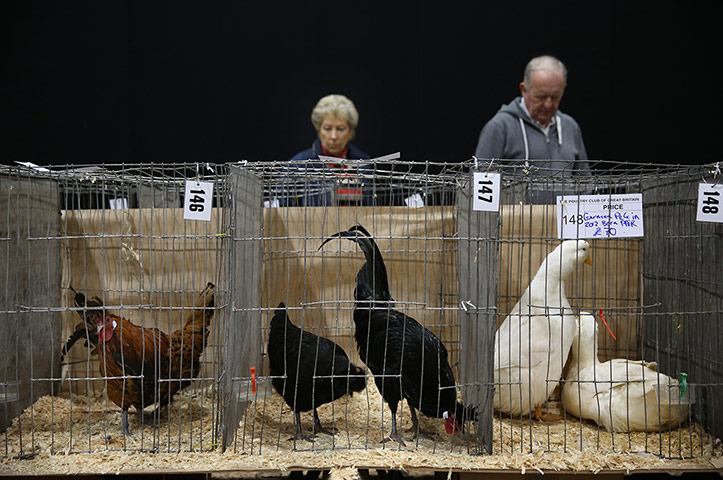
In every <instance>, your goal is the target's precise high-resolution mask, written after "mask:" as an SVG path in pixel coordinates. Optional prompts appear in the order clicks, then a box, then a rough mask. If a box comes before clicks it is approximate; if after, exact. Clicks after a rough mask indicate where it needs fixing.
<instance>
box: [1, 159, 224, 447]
mask: <svg viewBox="0 0 723 480" xmlns="http://www.w3.org/2000/svg"><path fill="white" fill-rule="evenodd" d="M189 177H190V178H197V179H201V180H206V181H212V182H214V184H215V190H214V200H213V203H214V205H215V206H217V207H219V208H215V209H213V214H212V217H211V221H209V222H184V221H183V212H182V210H181V209H179V208H177V207H178V206H180V205H181V201H182V199H183V196H184V190H183V186H184V182H185V180H186V178H189ZM226 178H227V174H226V168H225V167H218V166H214V167H210V166H209V167H208V168H206V167H205V166H204V168H202V169H199V170H196V169H195V168H194V167H192V166H183V165H177V166H174V165H163V166H162V167H158V166H153V165H148V166H144V165H132V166H124V165H102V166H85V167H84V166H79V167H76V166H67V167H56V168H54V169H53V170H52V171H37V170H36V171H28V170H19V169H16V168H12V167H10V168H6V169H4V171H3V177H2V185H3V187H2V198H3V200H2V201H3V203H4V205H5V207H6V208H7V210H6V211H8V212H10V213H8V214H7V217H6V221H5V222H4V225H3V230H4V231H5V233H4V235H3V236H4V237H5V238H6V240H5V246H6V249H5V251H4V252H3V256H4V257H5V258H4V260H5V266H6V267H5V271H4V274H5V275H6V285H8V287H7V288H6V297H5V299H4V300H5V301H4V303H3V304H4V306H5V308H4V313H3V324H4V331H6V332H8V335H7V336H6V339H5V341H6V342H7V345H6V350H7V351H9V352H10V353H11V358H9V359H6V360H5V361H4V365H3V369H2V371H3V380H5V381H6V383H8V384H14V385H15V386H16V388H17V389H18V390H20V391H24V392H26V393H24V394H21V395H20V396H21V397H23V396H24V397H25V399H24V401H23V402H18V401H17V400H18V398H17V395H16V396H15V399H16V401H15V402H8V401H6V402H5V404H4V406H5V408H4V412H3V422H4V428H3V430H4V435H5V445H4V447H5V454H6V455H10V456H14V455H21V456H22V455H32V454H34V453H36V451H37V449H38V448H44V449H48V450H49V451H50V452H53V453H55V452H67V453H75V452H92V451H97V450H109V451H112V450H130V451H134V450H153V451H171V452H177V451H188V450H210V449H213V448H214V445H215V438H216V430H217V420H216V417H217V416H218V408H219V405H218V394H217V386H216V382H215V379H216V378H217V377H218V375H219V355H220V353H219V352H220V348H221V343H220V342H221V340H220V339H221V337H220V336H219V335H220V333H221V328H220V327H219V325H222V324H223V309H222V305H223V304H222V301H223V298H224V294H225V289H226V280H225V279H226V277H227V275H226V273H225V271H224V266H225V263H224V262H223V261H222V260H223V259H224V255H227V252H228V246H227V244H228V240H227V237H226V236H227V235H228V222H227V219H226V218H225V216H226V215H227V213H226V210H225V209H224V208H223V207H224V205H225V196H226V195H227V193H228V192H227V190H226V188H225V180H226ZM209 208H210V205H209ZM76 292H77V293H76ZM144 339H145V340H144ZM66 341H67V343H66ZM66 350H67V352H66ZM13 353H14V355H13ZM13 356H14V358H12V357H13ZM8 360H9V361H8ZM5 398H6V400H10V398H8V396H7V395H6V397H5ZM166 404H167V406H166ZM129 407H130V412H131V414H130V421H129V429H128V431H127V432H125V431H124V428H123V427H122V426H123V423H124V419H123V416H124V415H122V413H121V412H122V411H124V410H126V411H127V410H129ZM132 407H136V408H135V410H136V412H138V411H139V408H138V407H140V410H141V411H143V409H144V408H145V415H144V416H145V417H146V418H145V422H146V423H147V424H148V426H147V427H146V428H144V427H143V426H142V425H141V424H140V421H141V416H140V414H139V415H138V416H136V415H134V408H132ZM154 407H159V408H161V407H165V408H162V409H160V411H155V410H154ZM23 409H24V412H22V410H23ZM21 412H22V415H20V416H17V415H18V414H20V413H21ZM41 446H42V447H41Z"/></svg>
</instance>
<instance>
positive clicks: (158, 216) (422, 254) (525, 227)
mask: <svg viewBox="0 0 723 480" xmlns="http://www.w3.org/2000/svg"><path fill="white" fill-rule="evenodd" d="M357 223H359V224H362V225H364V226H365V227H366V228H367V230H369V231H370V232H371V233H372V234H373V235H374V237H375V238H376V239H377V243H378V245H379V248H380V250H381V252H382V255H383V257H384V260H385V263H386V266H387V271H388V274H389V283H390V288H391V294H392V296H393V297H394V299H395V301H396V302H397V306H396V308H397V309H398V310H401V311H403V312H405V313H407V314H408V315H410V316H412V317H414V318H416V319H417V320H418V321H419V322H420V323H422V324H423V325H425V326H427V328H429V329H430V330H432V331H433V332H434V333H435V334H437V335H438V336H439V337H440V338H441V339H442V340H443V341H444V342H445V344H446V346H447V349H448V350H449V352H450V360H451V362H452V363H453V364H454V363H456V362H457V359H458V357H459V353H460V352H459V327H458V324H457V312H456V308H457V307H458V306H459V303H460V301H461V300H464V299H459V298H458V297H457V268H456V264H457V249H456V239H457V224H456V209H455V208H454V207H449V206H446V207H427V208H407V207H377V208H372V207H367V208H353V207H345V208H335V207H331V208H324V207H317V208H267V209H265V210H264V229H263V237H264V238H263V242H262V244H263V257H262V258H263V270H264V271H263V289H262V298H261V304H260V305H257V306H251V307H258V308H263V309H269V313H268V314H265V318H267V319H268V318H270V315H271V314H272V311H273V309H274V308H275V307H276V305H277V304H278V303H279V302H281V301H283V302H284V303H285V304H286V305H287V307H289V315H290V317H291V319H292V321H293V322H294V323H296V324H297V325H299V326H302V327H303V328H306V329H309V330H311V331H313V332H314V333H316V334H320V335H323V336H325V337H328V338H331V339H332V340H334V341H335V342H337V343H339V344H340V345H341V346H342V347H343V348H344V349H345V350H346V351H347V352H348V353H349V355H350V357H351V358H352V360H353V361H356V362H358V355H357V353H356V348H355V346H354V344H353V340H352V335H353V321H352V308H353V305H352V303H351V301H352V300H353V298H354V297H353V292H354V285H355V277H356V273H357V271H358V270H359V268H360V267H361V265H362V264H363V262H364V257H363V254H362V253H361V250H360V249H359V248H358V246H356V245H355V244H353V243H352V242H349V241H342V240H335V241H332V242H330V243H328V244H327V245H326V246H325V247H324V248H323V249H322V250H320V251H319V250H318V248H319V246H320V245H321V243H322V241H323V239H324V238H325V237H326V236H328V235H331V234H333V233H335V232H338V231H340V230H346V229H347V228H349V227H350V226H352V225H354V224H357ZM62 228H63V232H62V234H63V235H65V236H67V239H66V241H65V242H64V247H65V248H64V264H63V286H64V287H65V286H68V285H69V284H71V283H72V285H73V286H74V287H75V288H76V289H77V290H79V291H82V292H84V293H86V294H87V295H91V296H92V295H99V296H100V295H102V296H103V298H104V301H105V303H106V305H109V306H113V307H114V308H113V310H119V312H118V313H121V314H122V315H123V316H125V317H126V318H128V319H129V320H131V321H133V322H135V323H138V324H140V325H144V326H154V327H157V328H160V329H162V330H164V331H166V332H171V331H173V330H175V329H177V328H179V327H180V326H181V325H182V323H183V320H184V318H185V317H186V315H187V314H188V310H186V308H188V307H190V306H192V305H193V303H194V302H195V300H196V297H197V295H198V293H199V292H200V291H201V290H202V289H203V287H204V286H205V284H206V282H209V281H212V282H214V283H216V284H217V286H218V288H219V299H218V303H217V304H218V305H222V306H223V305H224V289H225V288H227V284H228V281H227V280H225V279H226V278H228V275H237V285H241V286H242V285H243V278H244V272H226V268H227V266H226V265H227V262H226V259H227V255H228V248H229V247H230V245H231V242H230V241H229V240H230V239H229V235H228V232H227V230H226V229H225V226H224V218H223V212H221V211H220V210H218V209H214V212H213V216H212V220H211V221H210V222H195V221H184V220H183V212H182V210H181V209H130V210H103V211H98V210H75V211H66V212H63V215H62ZM556 236H557V231H556V226H555V212H554V207H552V206H541V205H540V206H529V205H527V206H519V205H518V206H503V207H502V216H501V226H500V244H499V245H500V264H499V272H498V274H499V282H498V311H499V316H498V323H499V322H501V321H502V320H503V319H504V317H505V315H506V313H507V312H508V311H509V310H510V309H511V308H512V306H513V305H514V303H515V302H516V301H517V298H518V297H519V295H520V294H521V292H522V291H523V290H524V289H525V288H526V287H527V285H528V284H529V281H530V275H534V273H535V271H536V270H537V268H538V267H539V265H540V262H541V261H542V259H543V258H544V256H545V255H547V253H549V251H551V250H552V249H553V248H554V247H555V246H556V245H557V244H558V241H557V240H555V238H556ZM638 248H639V242H638V241H637V240H628V241H625V240H613V241H607V240H600V241H595V242H593V254H592V255H593V262H594V265H593V266H592V267H591V266H583V267H582V268H581V269H579V270H578V271H577V272H576V274H575V275H574V276H573V278H571V279H570V281H569V282H568V285H567V292H568V297H569V298H570V301H571V304H572V305H573V307H579V308H584V309H586V310H589V311H591V312H595V313H596V314H597V313H598V312H599V310H600V308H602V309H603V312H604V316H605V318H606V320H607V321H608V324H609V325H610V327H611V328H612V329H613V331H614V333H615V334H616V336H617V341H613V340H612V337H610V335H602V334H601V335H600V346H601V357H603V358H602V359H603V360H604V359H605V358H607V357H621V356H626V355H628V356H630V357H633V358H635V357H636V356H637V354H638V353H637V352H638V351H639V350H638V336H639V335H638V334H639V331H640V329H641V327H640V325H641V324H640V322H641V316H640V315H639V311H638V308H639V306H640V297H641V292H640V287H639V285H640V279H639V277H640V271H639V267H638ZM249 268H251V267H249ZM240 288H242V287H240ZM65 301H66V304H67V305H72V296H71V295H68V296H67V297H66V298H65ZM121 306H122V307H121ZM217 317H218V318H217V319H216V320H215V321H214V324H213V328H212V333H211V341H210V346H209V347H208V348H207V350H206V352H205V354H204V359H203V360H204V371H203V372H202V376H213V375H214V374H216V373H218V371H217V370H216V369H215V367H217V360H216V359H217V358H218V355H217V350H216V349H217V348H219V346H220V343H221V342H222V340H223V335H219V332H218V329H219V327H218V325H222V324H223V323H222V318H223V313H222V312H219V314H218V315H217ZM79 321H80V319H79V317H78V316H77V315H76V314H75V313H74V312H68V313H66V314H65V315H64V332H65V334H68V333H70V331H71V330H72V328H73V326H74V325H76V324H77V323H78V322H79ZM267 327H268V322H265V327H264V332H263V334H262V338H263V342H264V344H265V342H266V338H267V332H266V328H267ZM601 332H602V333H605V332H603V331H601ZM234 348H243V346H234ZM264 350H265V348H264ZM88 358H89V357H88V352H87V349H85V348H82V346H80V347H75V348H74V351H73V352H72V354H71V356H70V359H71V361H73V362H76V363H74V364H73V366H72V369H71V371H70V374H71V375H72V376H74V377H85V376H88V375H90V376H97V365H96V364H95V363H93V364H92V365H91V367H90V371H88V369H87V364H86V361H85V360H87V359H88ZM90 358H91V361H92V357H90ZM73 384H74V387H77V389H78V390H77V392H80V393H82V392H84V391H85V389H86V386H87V385H92V384H90V383H86V382H73ZM64 385H66V387H67V382H66V383H65V384H64ZM92 388H98V387H97V385H96V386H95V387H92Z"/></svg>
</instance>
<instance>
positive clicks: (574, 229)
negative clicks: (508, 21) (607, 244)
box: [557, 193, 643, 239]
mask: <svg viewBox="0 0 723 480" xmlns="http://www.w3.org/2000/svg"><path fill="white" fill-rule="evenodd" d="M642 236H643V195H642V194H640V193H629V194H621V195H565V196H559V195H558V197H557V237H558V238H561V239H562V238H622V237H642Z"/></svg>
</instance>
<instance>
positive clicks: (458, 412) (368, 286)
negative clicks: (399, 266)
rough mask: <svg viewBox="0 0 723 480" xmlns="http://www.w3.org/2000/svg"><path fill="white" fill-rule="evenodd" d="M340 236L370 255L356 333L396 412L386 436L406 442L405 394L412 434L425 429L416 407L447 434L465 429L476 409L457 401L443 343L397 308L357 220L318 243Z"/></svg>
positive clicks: (359, 287)
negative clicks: (400, 419)
mask: <svg viewBox="0 0 723 480" xmlns="http://www.w3.org/2000/svg"><path fill="white" fill-rule="evenodd" d="M337 237H338V238H346V239H347V240H351V241H353V242H355V243H357V244H358V245H359V246H360V247H361V249H362V251H363V252H364V256H365V257H366V263H365V264H364V265H363V266H362V268H361V269H360V270H359V273H357V276H356V289H355V290H354V298H355V300H356V307H355V309H354V324H355V325H356V330H355V332H354V338H355V339H356V344H357V348H358V349H359V355H360V357H361V360H362V361H363V362H364V363H365V364H366V365H367V367H369V370H371V371H372V373H373V374H374V382H375V383H376V385H377V388H379V391H380V392H381V395H382V397H383V398H384V400H385V401H386V402H387V404H389V408H390V410H391V412H392V433H391V434H390V435H389V437H387V438H385V439H384V440H383V441H384V442H387V441H389V440H396V441H398V442H399V443H400V444H402V445H404V441H403V439H402V436H401V435H399V434H398V433H397V421H396V413H397V406H398V404H399V402H400V401H401V400H402V398H405V399H407V403H409V407H410V411H411V416H412V423H413V426H412V429H411V430H410V431H414V438H416V437H417V435H418V434H419V433H421V434H425V433H424V432H420V430H419V421H418V419H417V413H416V409H419V410H420V411H421V412H422V413H424V414H425V415H426V416H428V417H434V418H444V419H445V430H446V431H447V433H449V434H452V433H455V432H456V431H460V430H462V428H463V425H464V423H465V422H466V421H468V420H472V419H474V418H475V417H476V412H475V409H474V408H473V407H471V406H464V405H462V404H461V403H459V402H458V401H457V393H456V389H455V380H454V375H453V373H452V368H451V367H450V366H449V361H448V360H447V349H446V348H445V346H444V344H442V342H441V341H440V340H439V338H437V337H436V336H435V335H434V334H433V333H432V332H431V331H429V330H427V329H426V328H424V327H423V326H422V325H420V324H419V322H417V321H416V320H414V319H413V318H411V317H409V316H407V315H405V314H403V313H401V312H398V311H396V310H393V307H394V303H393V302H394V300H393V299H392V297H391V295H390V293H389V284H388V281H387V270H386V267H385V265H384V260H383V259H382V254H381V252H380V251H379V248H378V247H377V245H376V242H375V241H374V238H372V236H371V234H369V232H367V230H366V229H365V228H364V227H362V226H361V225H356V226H353V227H351V228H350V229H349V230H347V231H345V232H339V233H335V234H334V235H332V236H331V237H329V238H327V239H326V240H324V242H323V243H322V244H321V246H320V247H319V248H321V247H323V246H324V244H326V243H327V242H329V241H331V240H332V239H333V238H337ZM425 435H426V434H425Z"/></svg>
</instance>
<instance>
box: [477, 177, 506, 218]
mask: <svg viewBox="0 0 723 480" xmlns="http://www.w3.org/2000/svg"><path fill="white" fill-rule="evenodd" d="M472 195H474V202H473V203H472V210H477V211H483V212H498V211H499V210H500V174H499V173H485V172H474V175H473V176H472Z"/></svg>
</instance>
